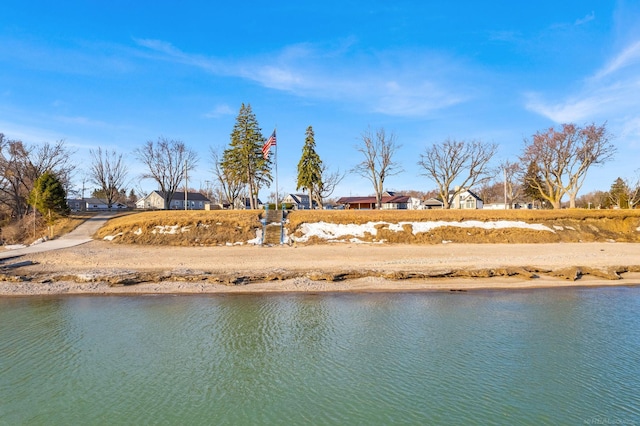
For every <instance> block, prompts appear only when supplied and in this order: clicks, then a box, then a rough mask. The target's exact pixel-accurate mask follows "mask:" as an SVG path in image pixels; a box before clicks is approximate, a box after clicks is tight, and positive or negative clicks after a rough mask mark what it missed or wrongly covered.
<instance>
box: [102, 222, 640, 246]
mask: <svg viewBox="0 0 640 426" xmlns="http://www.w3.org/2000/svg"><path fill="white" fill-rule="evenodd" d="M381 225H382V226H384V227H386V228H387V229H389V230H391V231H396V232H402V231H404V226H406V225H411V227H412V229H413V234H414V235H416V234H418V233H421V232H429V231H431V230H433V229H435V228H440V227H443V226H450V227H458V228H484V229H506V228H521V229H532V230H534V231H544V232H555V231H554V230H553V229H551V228H549V227H548V226H545V225H542V224H535V223H526V222H521V221H513V220H498V221H487V222H482V221H479V220H468V221H464V222H445V221H431V222H398V223H389V222H367V223H363V224H359V225H356V224H338V223H327V222H314V223H303V224H302V225H300V232H301V233H302V236H301V237H295V236H287V238H289V239H290V240H291V241H295V242H306V241H308V240H309V238H311V237H317V238H320V239H323V240H326V241H327V242H344V241H345V239H344V238H345V237H346V236H350V237H351V238H349V240H348V242H351V243H362V242H363V241H362V240H360V239H359V238H363V237H364V236H365V234H367V233H368V234H371V235H373V236H375V235H377V234H378V229H377V227H380V226H381ZM189 230H190V227H189V226H184V227H180V226H179V225H164V226H161V225H160V226H156V227H155V229H153V230H152V231H151V232H152V233H154V234H156V233H159V234H170V235H175V234H177V233H178V232H180V233H183V232H189ZM639 230H640V228H639ZM134 233H135V234H136V235H139V234H141V233H142V229H139V230H137V231H134ZM120 235H122V234H121V233H120V234H117V235H108V236H106V237H104V239H105V240H109V241H111V240H113V239H114V238H116V237H118V236H120ZM448 242H450V241H443V243H445V244H446V243H448ZM261 243H262V229H258V230H257V232H256V238H254V239H251V240H249V241H246V244H256V245H258V244H261ZM234 244H244V243H243V242H235V243H227V245H234Z"/></svg>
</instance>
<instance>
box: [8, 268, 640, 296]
mask: <svg viewBox="0 0 640 426" xmlns="http://www.w3.org/2000/svg"><path fill="white" fill-rule="evenodd" d="M12 284H13V285H7V284H6V283H5V282H0V298H31V297H49V296H154V295H157V296H160V295H165V296H171V295H175V296H179V295H180V296H182V295H210V296H216V295H218V296H228V295H238V296H241V295H254V296H255V295H305V294H306V295H320V294H323V295H329V294H370V293H441V292H447V293H449V292H451V293H466V292H476V291H529V290H546V289H566V288H575V289H586V288H606V287H637V286H640V273H631V274H629V275H628V276H625V278H624V279H621V280H617V281H612V280H603V279H595V278H587V279H581V280H577V281H567V280H560V279H554V278H550V277H542V278H538V279H535V280H519V279H511V278H501V277H500V278H480V279H470V278H466V279H459V280H455V279H451V278H440V279H435V280H420V281H418V282H415V281H391V280H385V279H383V278H378V279H375V278H373V279H372V278H360V279H354V280H347V281H342V282H337V283H336V282H331V283H325V282H318V281H312V280H308V279H306V280H305V279H291V280H286V281H278V282H273V281H271V282H259V283H252V284H246V285H224V284H211V283H201V282H200V283H196V282H188V283H185V282H179V281H162V282H157V283H140V284H132V285H118V286H111V285H109V284H108V283H106V282H91V283H75V282H68V281H60V282H56V283H44V284H40V283H19V284H15V283H12Z"/></svg>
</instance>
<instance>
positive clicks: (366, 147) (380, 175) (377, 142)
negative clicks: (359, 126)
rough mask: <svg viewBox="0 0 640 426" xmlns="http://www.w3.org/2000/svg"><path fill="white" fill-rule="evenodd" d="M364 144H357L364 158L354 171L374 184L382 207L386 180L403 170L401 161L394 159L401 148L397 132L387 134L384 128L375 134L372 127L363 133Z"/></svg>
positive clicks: (379, 204) (377, 202)
mask: <svg viewBox="0 0 640 426" xmlns="http://www.w3.org/2000/svg"><path fill="white" fill-rule="evenodd" d="M361 139H362V144H360V145H357V146H356V150H357V151H358V152H360V153H361V154H362V155H363V156H364V160H363V161H362V162H361V163H359V164H357V165H356V166H355V167H354V168H353V170H352V171H353V172H355V173H357V174H359V175H360V176H362V177H364V178H366V179H368V180H369V181H371V183H372V184H373V189H374V191H375V194H376V206H377V208H378V209H379V208H381V207H382V193H383V192H384V181H385V180H386V179H387V178H388V177H389V176H394V175H397V174H398V173H400V172H402V171H403V170H402V167H401V166H400V163H398V162H396V161H394V160H393V156H394V155H395V153H396V152H397V151H398V149H400V148H401V145H398V144H397V143H396V136H395V134H393V133H391V134H390V135H388V136H387V134H386V132H385V130H384V128H382V127H381V128H379V129H378V130H376V132H375V135H374V134H373V133H372V132H371V129H368V130H366V131H365V132H363V133H362V135H361Z"/></svg>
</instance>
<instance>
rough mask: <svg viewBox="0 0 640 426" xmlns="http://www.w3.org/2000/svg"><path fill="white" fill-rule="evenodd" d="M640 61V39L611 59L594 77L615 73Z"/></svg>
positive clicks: (598, 77)
mask: <svg viewBox="0 0 640 426" xmlns="http://www.w3.org/2000/svg"><path fill="white" fill-rule="evenodd" d="M639 62H640V40H638V41H636V42H635V43H631V44H630V45H629V46H627V47H626V48H625V49H624V50H623V51H622V52H620V53H619V54H617V55H616V56H615V57H614V58H613V59H611V60H610V61H609V62H608V63H607V64H606V65H605V66H604V67H603V68H602V69H601V70H600V71H598V72H597V73H596V74H595V76H594V78H596V79H600V78H603V77H606V76H608V75H610V74H613V73H615V72H617V71H619V70H621V69H623V68H626V67H628V66H631V65H634V64H637V63H639Z"/></svg>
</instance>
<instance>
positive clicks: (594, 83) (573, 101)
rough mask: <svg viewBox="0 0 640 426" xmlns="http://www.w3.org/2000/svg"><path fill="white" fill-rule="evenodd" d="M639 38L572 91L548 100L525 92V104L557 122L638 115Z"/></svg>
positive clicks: (639, 82) (611, 118)
mask: <svg viewBox="0 0 640 426" xmlns="http://www.w3.org/2000/svg"><path fill="white" fill-rule="evenodd" d="M638 63H640V41H636V42H634V43H631V44H630V45H629V46H628V47H627V48H625V49H624V50H623V51H622V52H621V53H619V54H618V55H616V56H615V57H614V58H613V59H612V60H611V61H609V63H607V64H606V65H605V66H604V67H603V68H602V69H601V70H599V71H597V72H596V73H595V74H594V75H593V76H591V77H588V78H586V79H585V80H584V81H583V83H582V86H581V87H580V88H578V89H577V90H576V91H575V92H574V93H572V94H569V95H566V96H564V97H563V98H562V97H560V98H559V99H558V98H557V99H556V100H549V98H550V96H548V95H547V96H544V95H542V94H540V93H528V94H526V95H525V107H526V108H527V109H528V110H530V111H533V112H535V113H538V114H540V115H543V116H545V117H548V118H549V119H551V120H553V121H555V122H556V123H566V122H582V121H591V120H603V121H606V120H613V119H619V118H620V117H624V116H636V115H639V114H640V105H639V104H638V101H637V100H638V99H640V76H639V73H638V71H639V70H638V66H637V64H638Z"/></svg>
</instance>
